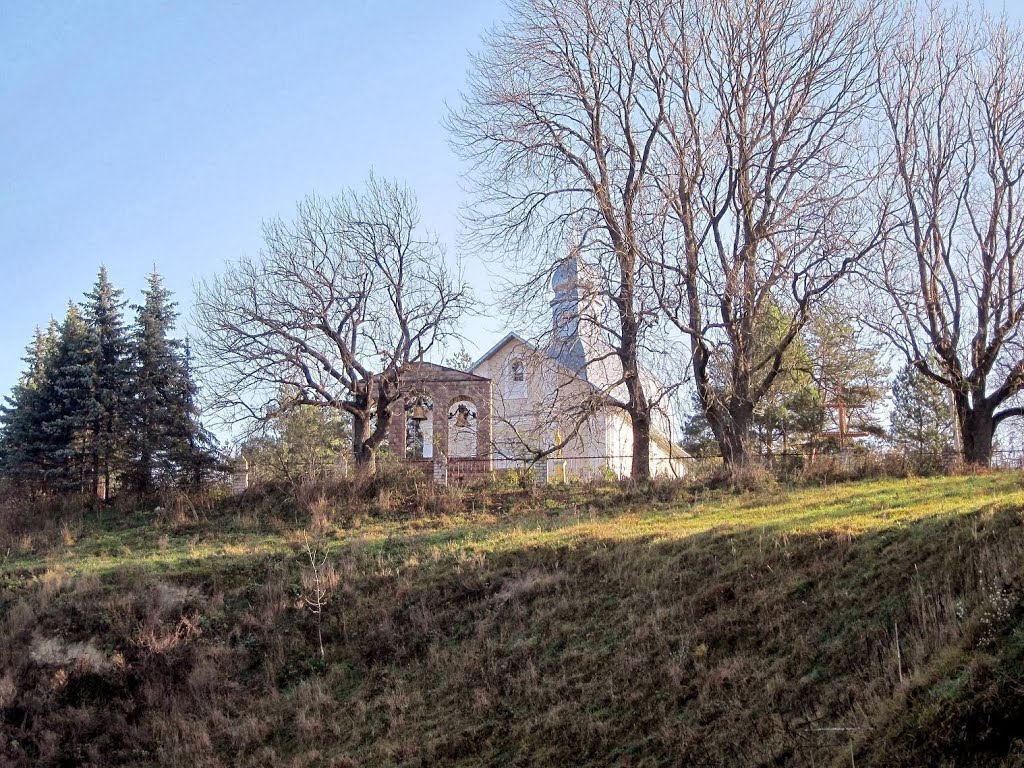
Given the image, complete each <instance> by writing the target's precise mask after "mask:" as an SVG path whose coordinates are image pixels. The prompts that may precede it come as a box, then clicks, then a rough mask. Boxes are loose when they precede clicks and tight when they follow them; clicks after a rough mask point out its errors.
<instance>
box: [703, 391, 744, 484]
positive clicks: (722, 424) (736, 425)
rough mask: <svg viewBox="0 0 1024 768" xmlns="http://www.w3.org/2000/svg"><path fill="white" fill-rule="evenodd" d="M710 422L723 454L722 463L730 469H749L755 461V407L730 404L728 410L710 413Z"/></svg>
mask: <svg viewBox="0 0 1024 768" xmlns="http://www.w3.org/2000/svg"><path fill="white" fill-rule="evenodd" d="M708 421H709V422H710V424H711V431H712V432H714V434H715V439H716V440H717V441H718V447H719V449H720V450H721V452H722V462H723V463H724V464H725V466H726V467H727V468H728V469H730V470H736V469H740V468H743V467H747V466H749V465H750V464H752V463H753V462H754V461H755V452H754V451H753V450H752V445H751V428H752V426H753V423H754V407H753V405H749V404H740V405H734V404H730V405H729V407H728V408H727V409H722V410H718V409H713V412H709V413H708Z"/></svg>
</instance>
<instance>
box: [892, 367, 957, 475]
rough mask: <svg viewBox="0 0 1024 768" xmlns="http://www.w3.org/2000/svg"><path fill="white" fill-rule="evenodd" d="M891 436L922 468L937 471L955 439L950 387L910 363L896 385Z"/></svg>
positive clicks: (895, 382)
mask: <svg viewBox="0 0 1024 768" xmlns="http://www.w3.org/2000/svg"><path fill="white" fill-rule="evenodd" d="M892 394H893V410H892V416H891V418H890V424H891V434H890V439H891V441H892V443H893V445H895V446H896V447H897V448H899V449H901V450H903V451H904V452H905V453H906V454H907V457H908V458H909V459H911V460H912V461H914V462H915V463H916V464H917V465H918V468H919V469H920V470H922V471H935V470H938V469H939V468H940V467H941V465H942V454H943V453H944V452H945V451H947V450H949V448H950V447H951V444H952V438H953V419H952V417H951V414H950V407H949V401H948V400H947V397H948V395H947V393H946V390H945V389H944V388H943V387H942V385H940V384H939V383H937V382H935V381H933V380H932V379H930V378H928V377H927V376H925V375H924V374H923V373H921V372H920V371H919V370H918V369H917V368H915V367H914V366H913V365H907V366H905V367H904V368H903V370H901V371H900V372H899V375H897V376H896V380H895V381H894V382H893V385H892Z"/></svg>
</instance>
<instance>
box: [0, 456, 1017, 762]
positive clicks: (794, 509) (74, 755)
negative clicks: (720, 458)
mask: <svg viewBox="0 0 1024 768" xmlns="http://www.w3.org/2000/svg"><path fill="white" fill-rule="evenodd" d="M387 501H388V499H385V502H387ZM390 504H391V505H392V506H396V507H397V506H401V504H400V503H398V502H396V501H395V500H393V499H392V500H390ZM464 505H465V506H467V507H470V508H472V507H477V511H475V512H469V513H462V514H452V513H451V512H449V514H447V515H445V514H442V513H441V511H435V512H433V513H431V512H430V511H429V510H430V509H431V508H433V509H435V510H440V509H443V508H447V509H449V510H451V509H455V508H456V506H454V505H453V504H452V503H451V501H450V500H449V501H448V502H447V504H446V505H445V504H439V503H436V502H432V503H430V504H427V505H425V506H426V509H424V508H423V507H424V505H423V504H420V505H419V506H420V512H419V513H418V514H416V515H414V516H412V517H407V518H404V519H403V518H402V516H401V515H398V514H395V515H394V516H393V518H392V519H388V520H381V519H376V518H364V519H361V520H360V519H355V520H352V519H349V517H348V516H347V515H346V512H347V511H348V510H346V509H338V510H334V512H333V513H332V515H331V517H332V518H336V519H338V520H345V522H344V523H341V522H339V523H337V524H335V525H331V526H330V530H329V536H330V539H331V560H332V562H333V563H334V564H335V566H336V570H337V572H338V575H339V582H340V583H339V585H338V587H337V588H336V589H335V590H334V593H333V594H332V597H331V602H330V604H329V606H328V608H327V611H326V613H325V614H324V617H323V632H324V639H325V645H326V659H325V660H323V661H321V659H320V657H319V653H318V650H317V646H316V622H315V617H314V616H313V615H312V614H311V613H310V612H309V610H308V609H307V608H306V607H304V606H303V604H302V601H301V586H300V581H301V576H302V572H303V558H304V555H303V553H302V551H301V550H302V537H301V528H302V526H301V525H300V524H299V523H298V522H287V521H290V520H291V519H292V518H291V517H290V515H289V514H283V515H282V514H281V513H278V514H272V513H271V512H270V511H269V508H268V505H267V504H266V503H265V502H264V503H259V502H257V501H253V502H245V503H242V504H241V505H235V506H234V507H231V506H228V507H226V508H225V509H222V510H219V511H217V512H216V513H209V515H208V516H207V517H206V519H204V520H202V521H201V522H189V521H185V522H181V523H178V524H170V523H163V524H161V525H155V524H154V522H153V519H152V515H151V514H143V513H140V514H138V515H136V516H134V517H131V518H130V519H127V520H120V521H118V522H117V523H116V524H115V523H113V522H111V521H106V522H105V523H104V524H98V523H97V522H95V521H91V520H88V519H87V520H85V521H83V522H82V523H81V524H80V525H79V526H78V529H77V530H70V531H66V532H65V535H64V537H63V540H61V539H60V538H59V537H58V539H57V540H56V541H49V543H48V540H47V539H46V538H45V537H36V538H35V539H32V540H30V539H23V540H21V541H19V542H17V543H16V545H15V546H14V547H13V548H12V550H11V551H10V552H9V553H8V554H7V556H6V559H4V560H3V562H2V565H0V587H2V589H3V591H2V593H0V614H2V616H3V618H2V619H0V714H2V720H0V725H2V726H3V730H2V732H0V733H2V734H3V737H4V740H3V743H0V763H4V764H7V763H13V764H24V765H36V764H41V765H56V764H62V762H61V760H62V757H63V759H64V763H63V764H82V763H89V762H91V763H93V764H97V765H108V764H116V763H129V764H132V763H134V764H151V763H162V764H166V765H181V764H192V765H195V766H203V765H218V764H223V763H226V762H227V763H233V764H243V765H267V764H275V765H278V764H280V765H289V764H294V765H310V764H325V765H330V764H335V765H410V766H412V765H465V766H476V765H502V766H526V765H594V766H597V765H676V764H686V765H723V766H733V765H751V766H753V765H764V766H768V765H829V764H832V763H834V764H836V765H850V764H851V760H852V761H854V762H855V764H856V765H857V766H863V765H1021V764H1024V743H1022V742H1020V741H1016V742H1015V741H1014V738H1021V737H1022V736H1021V735H1022V734H1024V706H1022V701H1024V687H1022V682H1021V680H1022V679H1024V608H1022V590H1024V578H1022V570H1024V569H1022V565H1021V564H1022V562H1024V561H1022V556H1024V512H1022V510H1024V479H1022V477H1021V476H1020V475H1016V474H1001V475H990V476H982V477H971V478H947V479H937V480H907V481H904V480H899V481H884V482H882V481H877V482H864V483H854V484H848V485H840V486H836V487H829V488H820V489H805V490H796V491H782V490H780V491H777V492H770V493H769V492H766V493H763V494H758V495H745V496H721V495H717V494H707V495H701V496H691V497H689V498H686V499H683V500H664V501H658V500H656V499H647V498H641V497H631V496H630V494H629V493H628V492H625V491H622V490H618V489H603V490H602V489H597V490H587V491H584V490H582V489H577V490H564V491H560V492H557V493H555V494H553V495H551V496H548V497H544V498H536V499H530V498H525V497H522V496H520V495H518V494H514V493H509V494H506V495H504V496H500V495H499V496H497V497H491V498H489V499H487V500H482V501H477V500H474V499H472V498H469V499H465V500H464ZM460 506H461V505H460ZM73 528H74V527H73ZM897 635H898V637H899V643H898V653H897V641H896V637H897ZM76 643H77V645H75V644H76Z"/></svg>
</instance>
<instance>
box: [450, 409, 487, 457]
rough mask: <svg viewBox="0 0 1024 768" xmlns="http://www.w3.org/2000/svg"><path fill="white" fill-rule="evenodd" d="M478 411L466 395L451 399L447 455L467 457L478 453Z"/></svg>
mask: <svg viewBox="0 0 1024 768" xmlns="http://www.w3.org/2000/svg"><path fill="white" fill-rule="evenodd" d="M478 420H479V412H478V409H477V405H476V403H474V402H473V401H472V400H471V399H469V398H467V397H459V398H455V399H454V400H452V402H451V403H450V404H449V406H448V456H450V457H451V458H453V459H469V458H473V457H475V456H477V455H478V445H477V433H478V431H479V428H480V425H479V421H478Z"/></svg>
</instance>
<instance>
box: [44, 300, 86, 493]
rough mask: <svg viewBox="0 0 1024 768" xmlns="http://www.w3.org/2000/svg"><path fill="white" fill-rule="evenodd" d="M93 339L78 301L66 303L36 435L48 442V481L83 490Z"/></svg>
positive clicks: (51, 484) (60, 487)
mask: <svg viewBox="0 0 1024 768" xmlns="http://www.w3.org/2000/svg"><path fill="white" fill-rule="evenodd" d="M91 339H92V337H91V334H90V333H89V329H88V327H87V326H86V324H85V320H84V319H83V318H82V315H81V313H80V312H79V310H78V307H76V306H75V305H74V304H69V305H68V310H67V314H66V316H65V318H64V322H63V323H62V324H61V326H60V330H59V333H58V338H57V342H56V346H55V349H54V352H53V354H52V355H51V356H50V360H49V365H48V374H47V382H48V397H47V401H46V412H45V421H44V424H43V428H42V434H41V436H40V437H41V439H43V440H44V441H45V443H46V448H45V451H46V456H47V462H46V463H47V469H46V484H47V486H48V487H49V488H50V489H52V490H57V491H75V492H81V491H84V490H86V488H87V482H88V476H89V450H88V449H89V445H88V429H89V424H90V416H91V415H92V414H93V413H94V412H95V410H96V401H95V399H94V398H93V392H92V387H93V381H94V368H93V366H94V362H95V356H94V353H93V349H92V347H91Z"/></svg>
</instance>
